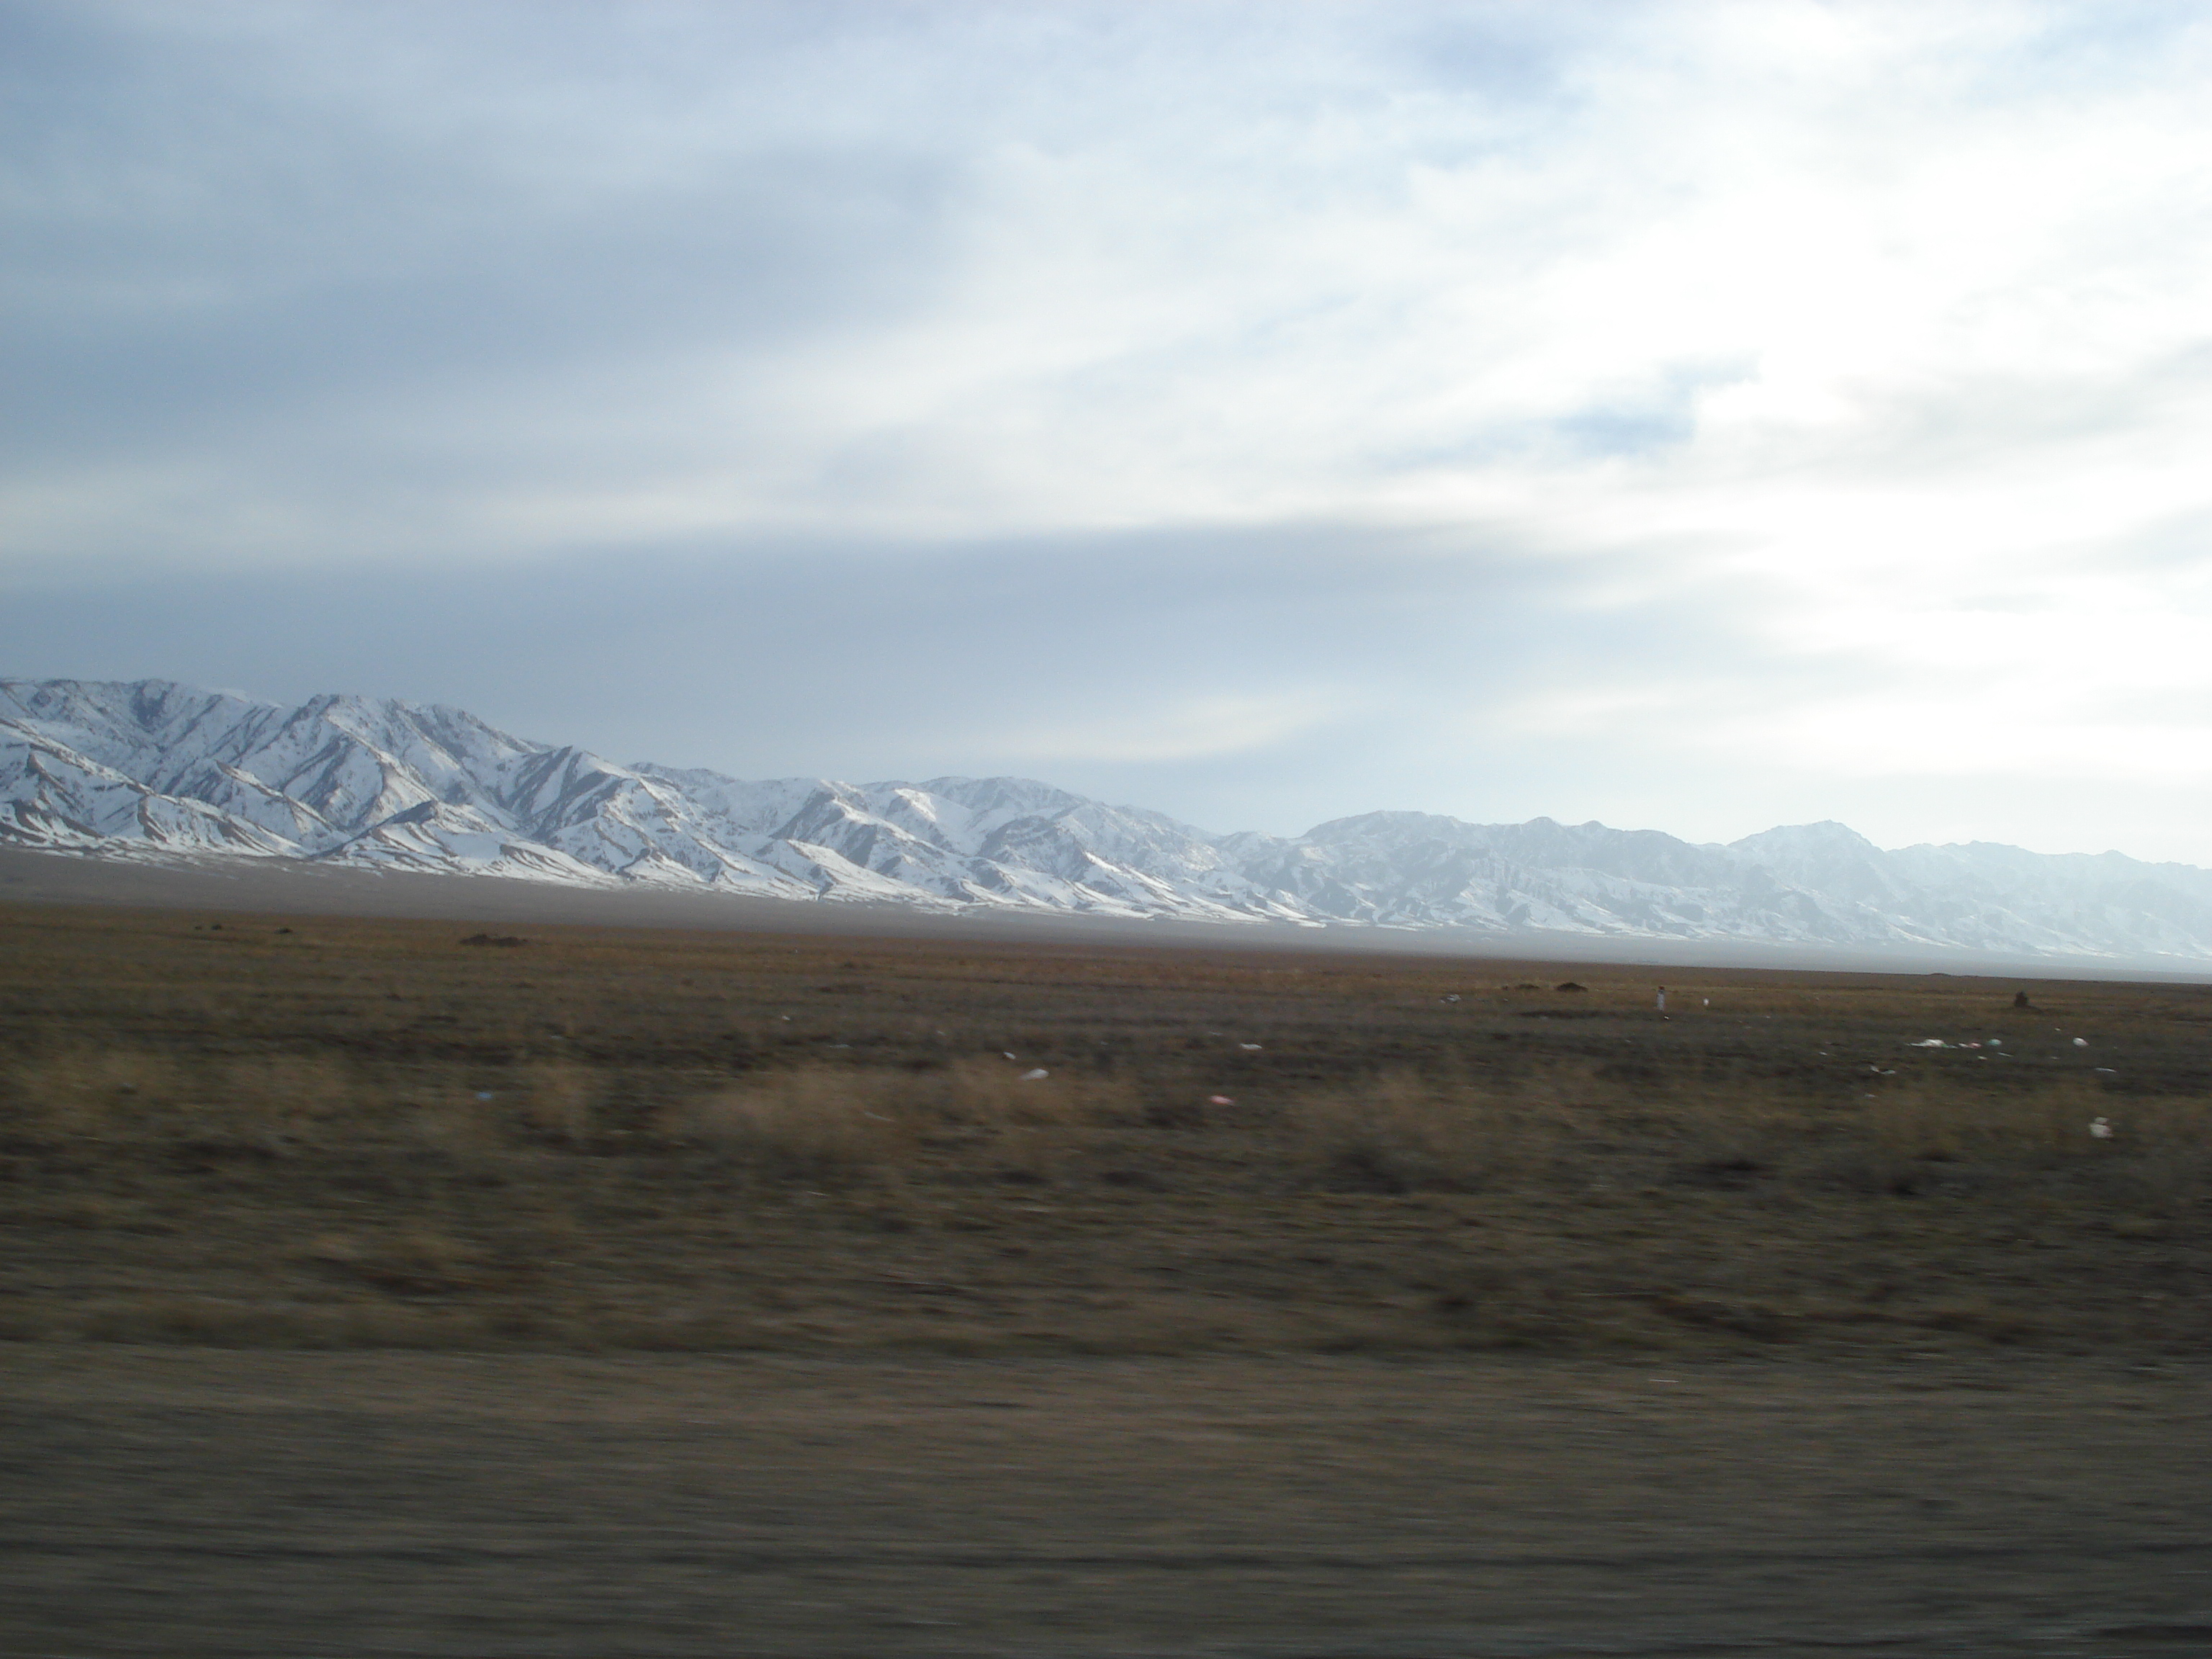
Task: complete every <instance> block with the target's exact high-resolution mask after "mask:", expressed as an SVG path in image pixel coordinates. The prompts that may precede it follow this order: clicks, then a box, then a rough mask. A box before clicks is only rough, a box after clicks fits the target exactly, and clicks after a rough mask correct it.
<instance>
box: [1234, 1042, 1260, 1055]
mask: <svg viewBox="0 0 2212 1659" xmlns="http://www.w3.org/2000/svg"><path fill="white" fill-rule="evenodd" d="M1237 1047H1238V1048H1245V1049H1249V1050H1250V1051H1251V1052H1252V1053H1254V1054H1257V1053H1259V1052H1260V1045H1259V1044H1258V1043H1256V1042H1240V1043H1238V1044H1237Z"/></svg>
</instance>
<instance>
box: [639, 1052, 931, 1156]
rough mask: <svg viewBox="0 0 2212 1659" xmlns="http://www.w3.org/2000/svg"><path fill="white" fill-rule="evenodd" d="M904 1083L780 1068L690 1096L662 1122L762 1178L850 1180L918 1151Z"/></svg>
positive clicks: (671, 1134)
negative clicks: (914, 1144) (690, 1097)
mask: <svg viewBox="0 0 2212 1659" xmlns="http://www.w3.org/2000/svg"><path fill="white" fill-rule="evenodd" d="M902 1083H903V1079H901V1078H898V1077H897V1076H896V1075H885V1074H882V1073H861V1072H854V1071H848V1070H841V1069H837V1068H834V1067H829V1066H815V1067H808V1068H806V1069H804V1070H793V1071H788V1072H778V1073H769V1074H768V1075H765V1076H763V1077H759V1078H753V1079H746V1081H745V1082H744V1083H743V1084H741V1085H737V1086H735V1087H732V1088H728V1089H722V1090H718V1091H715V1092H714V1093H713V1094H708V1095H702V1096H700V1097H697V1098H696V1099H693V1100H689V1101H686V1102H684V1103H683V1104H681V1105H679V1106H677V1107H674V1108H672V1109H670V1110H668V1111H667V1112H665V1113H663V1114H662V1115H661V1118H660V1123H659V1127H660V1129H661V1132H662V1133H664V1134H665V1135H666V1136H667V1137H668V1138H669V1139H673V1140H676V1141H678V1142H681V1143H684V1144H685V1145H689V1146H694V1147H696V1148H699V1149H701V1150H703V1151H706V1152H711V1153H713V1154H714V1155H715V1156H716V1157H718V1158H721V1159H723V1160H725V1161H726V1162H727V1163H728V1164H732V1165H733V1166H735V1167H736V1168H738V1169H739V1170H743V1171H744V1172H745V1173H746V1174H748V1175H750V1176H753V1177H755V1178H757V1179H760V1180H763V1181H769V1182H801V1183H806V1184H811V1185H817V1186H836V1185H843V1184H849V1183H851V1182H855V1181H858V1180H860V1179H862V1178H863V1177H865V1176H868V1175H870V1174H872V1173H874V1172H876V1171H878V1170H881V1169H883V1168H884V1167H885V1166H887V1165H890V1164H895V1163H897V1162H899V1161H901V1160H902V1158H904V1157H906V1156H907V1155H908V1152H910V1149H911V1147H912V1146H913V1141H914V1126H913V1122H912V1114H911V1111H910V1109H909V1108H908V1103H907V1102H906V1101H905V1100H904V1099H903V1098H902V1095H903V1092H904V1091H903V1089H902Z"/></svg>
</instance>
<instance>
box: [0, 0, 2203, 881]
mask: <svg viewBox="0 0 2212 1659" xmlns="http://www.w3.org/2000/svg"><path fill="white" fill-rule="evenodd" d="M2208 58H2212V24H2208V22H2207V20H2206V19H2205V17H2204V15H2203V12H2202V11H2201V10H2200V9H2195V8H2190V7H2180V6H2171V5H2158V4H2145V5H2124V4H2123V5H2100V6H2096V7H2088V6H2063V5H2060V6H2051V5H2012V4H1990V5H1974V4H1960V5H1951V6H1945V7H1942V8H1909V7H1904V6H1884V5H1844V6H1831V7H1821V6H1812V5H1796V4H1790V3H1768V4H1756V5H1729V4H1717V5H1716V4H1686V5H1669V4H1650V5H1638V6H1632V7H1620V6H1577V5H1558V6H1546V7H1525V6H1480V5H1477V6H1471V7H1470V6H1464V5H1455V6H1451V7H1442V6H1435V7H1431V6H1425V5H1420V4H1413V3H1407V4H1394V5H1388V6H1381V7H1376V6H1341V7H1339V6H1325V5H1315V6H1289V7H1277V6H1269V7H1264V8H1263V7H1237V6H1221V5H1200V6H1165V5H1135V6H1128V5H1121V6H1114V7H1110V8H1109V7H1084V6H1054V7H1049V8H1047V7H1041V6H991V5H976V6H969V5H963V6H958V7H954V6H949V5H945V6H928V5H922V6H889V5H882V6H878V5H869V4H851V5H842V6H840V7H837V8H834V9H822V8H812V7H801V6H781V5H775V4H760V5H751V6H747V7H744V8H722V7H714V6H703V5H702V6H690V5H683V4H655V5H641V6H629V7H621V8H567V7H562V8H544V7H534V6H533V7H522V6H514V5H468V4H463V5H452V4H447V5H439V6H435V7H433V6H427V5H414V4H399V3H395V4H377V5H372V6H358V5H349V6H337V5H313V4H306V5H286V6H281V7H277V6H266V5H259V4H234V5H216V6H203V7H194V8H175V7H163V6H153V5H132V4H101V3H86V4H68V5H61V4H46V3H9V4H6V5H4V6H0V76H4V77H5V85H6V90H5V96H4V97H0V124H4V125H0V132H4V133H5V135H6V136H5V140H4V143H0V169H3V170H4V176H5V179H6V182H7V188H6V190H5V191H4V197H0V224H4V227H5V234H4V237H0V243H4V246H6V247H7V248H8V249H9V252H7V253H6V254H5V255H0V259H3V260H4V267H3V268H0V269H4V281H0V400H3V401H4V410H5V416H4V417H5V419H6V420H7V422H8V428H9V442H8V445H7V446H6V453H5V458H4V459H0V592H4V595H5V603H4V605H0V666H4V669H5V671H7V672H8V673H9V674H11V675H21V676H27V677H40V676H48V675H74V676H82V677H87V678H141V677H143V676H148V675H164V676H168V677H172V678H178V679H180V680H184V681H187V682H191V683H197V684H218V685H226V684H227V685H236V686H239V687H240V688H241V689H243V690H247V691H250V692H252V693H253V694H255V695H257V696H267V697H271V698H276V699H279V700H282V701H286V702H296V701H300V700H302V699H304V698H306V697H307V696H311V695H313V694H314V693H316V692H319V691H323V690H348V691H357V692H360V693H362V694H365V695H371V696H405V697H409V698H411V699H415V700H417V701H422V702H430V701H439V702H451V703H454V704H457V705H459V706H462V707H465V708H470V709H472V710H474V711H476V712H477V713H479V714H483V716H485V717H486V718H487V719H489V720H492V721H494V722H495V724H498V725H500V726H504V727H507V728H508V729H512V730H515V731H518V732H524V733H526V734H532V735H543V736H546V737H556V738H562V739H564V740H568V739H573V740H575V741H578V742H580V743H583V744H587V745H589V746H590V747H591V748H592V749H594V750H598V751H599V752H601V753H605V754H609V755H612V756H617V757H622V758H623V759H626V760H636V759H647V758H651V759H655V760H659V761H662V762H664V763H671V764H678V765H695V766H708V767H712V768H714V769H719V770H721V771H725V772H728V773H732V774H734V775H739V776H745V777H767V776H777V775H792V774H815V775H820V774H827V775H837V776H843V777H848V778H855V779H865V778H878V777H888V776H904V777H922V776H929V775H937V774H943V773H965V774H969V775H985V774H992V773H1002V772H1003V773H1018V774H1024V775H1035V776H1039V777H1042V778H1046V779H1048V780H1049V781H1052V782H1054V783H1056V784H1059V785H1060V786H1063V787H1067V788H1070V789H1073V790H1076V791H1078V792H1080V793H1085V794H1089V795H1093V796H1098V797H1101V798H1103V799H1109V800H1127V801H1133V802H1138V803H1141V804H1143V805H1146V806H1150V807H1154V808H1158V809H1159V810H1162V811H1167V812H1170V813H1172V814H1173V815H1175V816H1176V817H1179V818H1182V819H1184V820H1187V821H1189V822H1192V823H1200V824H1203V825H1206V826H1209V827H1211V828H1214V829H1240V828H1254V829H1267V830H1270V831H1275V832H1291V833H1295V832H1297V831H1300V830H1303V829H1305V828H1307V827H1308V826H1309V825H1310V824H1312V823H1316V822H1319V821H1321V820H1323V819H1326V818H1330V817H1340V816H1344V815H1346V814H1350V813H1356V812H1361V811H1370V810H1373V809H1376V808H1383V807H1405V808H1418V809H1420V810H1424V811H1436V812H1444V813H1449V814H1452V815H1454V816H1456V817H1462V818H1466V819H1469V820H1472V821H1475V822H1484V823H1496V822H1502V821H1513V820H1518V819H1523V818H1528V817H1535V816H1538V815H1540V814H1541V815H1548V816H1551V817H1556V818H1559V819H1561V820H1564V821H1566V822H1570V823H1571V822H1577V821H1579V820H1581V819H1584V818H1590V817H1596V818H1602V819H1604V820H1606V821H1607V822H1608V823H1615V824H1621V825H1628V826H1644V825H1650V826H1653V827H1657V828H1662V829H1667V830H1668V831H1670V832H1672V833H1674V834H1676V835H1679V836H1685V837H1687V838H1689V839H1691V840H1693V841H1704V840H1732V839H1734V838H1735V837H1738V836H1742V835H1745V834H1747V833H1748V832H1752V831H1755V830H1760V829H1765V828H1767V827H1768V826H1770V825H1772V824H1775V823H1790V822H1805V821H1810V820H1816V819H1823V818H1837V819H1841V820H1843V821H1844V822H1847V823H1850V824H1852V825H1853V826H1854V827H1855V828H1857V829H1861V830H1863V831H1864V832H1865V833H1867V834H1868V835H1869V836H1872V837H1873V838H1874V839H1875V841H1876V842H1881V843H1882V844H1883V845H1885V846H1896V845H1899V844H1902V843H1905V842H1921V841H1948V840H1971V839H1988V840H1995V841H2005V842H2016V843H2019V844H2021V845H2025V846H2027V847H2031V848H2037V849H2039V850H2043V851H2051V852H2059V851H2070V850H2083V851H2098V850H2102V849H2104V848H2119V849H2120V850H2123V851H2125V852H2127V853H2130V854H2135V855H2136V856H2138V857H2144V858H2168V859H2179V860H2186V861H2189V862H2191V863H2197V864H2212V837H2208V834H2207V831H2206V830H2205V829H2204V827H2203V826H2204V825H2205V824H2206V823H2208V822H2212V815H2208V812H2207V810H2206V809H2207V808H2208V806H2212V783H2208V779H2207V776H2206V773H2205V769H2204V767H2203V761H2202V757H2203V755H2204V754H2205V753H2206V752H2207V745H2206V739H2207V737H2208V735H2212V734H2208V732H2207V731H2206V719H2207V716H2206V714H2205V710H2206V709H2207V708H2208V707H2212V702H2208V698H2207V695H2206V694H2207V692H2208V690H2212V662H2208V659H2207V656H2206V653H2203V651H2202V649H2201V647H2199V645H2198V641H2200V640H2201V639H2202V638H2203V631H2204V624H2205V622H2206V620H2207V618H2206V616H2205V612H2206V609H2207V605H2208V598H2207V592H2208V587H2207V580H2206V578H2207V574H2208V569H2212V562H2208V558H2207V554H2206V548H2205V540H2206V538H2205V529H2206V526H2207V525H2208V523H2212V513H2208V500H2207V491H2208V485H2207V484H2206V483H2205V481H2204V477H2203V472H2204V469H2203V466H2202V465H2201V457H2202V455H2203V453H2206V450H2207V444H2206V440H2207V438H2208V436H2212V432H2208V430H2207V428H2208V425H2212V398H2208V395H2207V393H2208V389H2212V357H2208V356H2207V353H2206V347H2205V343H2204V339H2205V337H2204V329H2203V318H2204V317H2205V316H2206V315H2208V314H2212V312H2208V308H2207V304H2206V302H2207V300H2208V298H2212V295H2208V292H2207V289H2208V259H2207V255H2208V252H2212V216H2209V215H2208V204H2212V189H2208V164H2207V163H2206V161H2205V160H2204V158H2205V157H2206V156H2207V155H2212V143H2208V139H2212V133H2208V131H2207V127H2208V124H2212V116H2208V115H2207V114H2206V112H2205V100H2203V98H2202V96H2201V95H2200V94H2201V88H2202V87H2203V84H2204V81H2205V71H2206V69H2207V67H2208Z"/></svg>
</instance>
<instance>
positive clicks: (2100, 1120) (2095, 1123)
mask: <svg viewBox="0 0 2212 1659" xmlns="http://www.w3.org/2000/svg"><path fill="white" fill-rule="evenodd" d="M2089 1133H2091V1134H2093V1135H2094V1136H2096V1137H2097V1139H2100V1140H2110V1139H2112V1120H2111V1119H2110V1118H2104V1117H2093V1118H2091V1119H2090V1120H2089Z"/></svg>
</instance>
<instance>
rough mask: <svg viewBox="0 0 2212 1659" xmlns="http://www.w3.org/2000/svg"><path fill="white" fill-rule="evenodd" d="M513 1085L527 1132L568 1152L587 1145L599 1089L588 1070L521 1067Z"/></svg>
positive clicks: (559, 1063) (553, 1064) (560, 1063)
mask: <svg viewBox="0 0 2212 1659" xmlns="http://www.w3.org/2000/svg"><path fill="white" fill-rule="evenodd" d="M516 1082H517V1085H518V1092H519V1094H520V1097H521V1105H520V1116H521V1119H522V1122H523V1126H524V1127H525V1128H526V1131H527V1132H529V1133H532V1134H534V1135H536V1136H538V1137H539V1138H541V1139H546V1140H550V1141H552V1142H554V1143H555V1144H556V1145H557V1146H567V1147H569V1148H571V1149H574V1148H577V1147H581V1146H588V1145H589V1144H590V1142H591V1139H592V1133H593V1130H594V1129H595V1127H596V1121H597V1115H598V1110H599V1097H600V1092H601V1085H600V1080H599V1077H598V1076H597V1075H596V1074H595V1073H593V1072H592V1071H591V1069H590V1068H589V1067H587V1066H578V1065H576V1064H574V1063H573V1062H571V1061H566V1060H556V1061H548V1062H544V1063H542V1064H539V1065H536V1066H525V1067H523V1068H522V1071H521V1074H520V1077H519V1078H518V1079H516Z"/></svg>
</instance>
